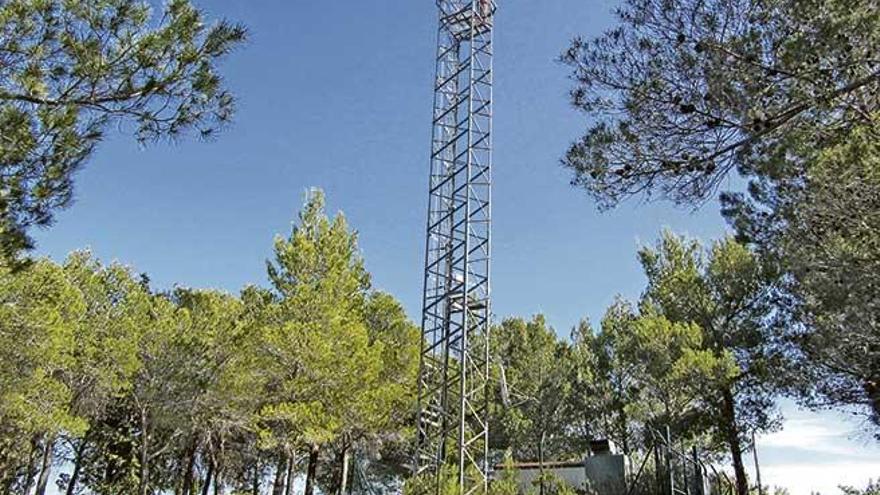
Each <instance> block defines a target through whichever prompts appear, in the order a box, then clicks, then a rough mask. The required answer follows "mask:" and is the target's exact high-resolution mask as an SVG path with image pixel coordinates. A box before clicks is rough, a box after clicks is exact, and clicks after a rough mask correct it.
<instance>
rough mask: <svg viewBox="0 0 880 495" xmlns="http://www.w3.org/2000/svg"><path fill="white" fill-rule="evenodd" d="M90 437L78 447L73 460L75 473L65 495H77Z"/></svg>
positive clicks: (86, 436) (71, 476)
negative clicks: (77, 485)
mask: <svg viewBox="0 0 880 495" xmlns="http://www.w3.org/2000/svg"><path fill="white" fill-rule="evenodd" d="M88 438H89V435H88V433H86V435H85V436H84V437H83V439H82V440H80V442H79V445H77V447H76V454H75V456H74V458H73V473H72V474H71V475H70V481H68V483H67V490H66V491H65V492H64V493H65V495H75V494H76V484H77V483H78V482H79V473H80V471H81V470H82V458H83V455H85V451H86V446H87V444H88V441H89V440H88Z"/></svg>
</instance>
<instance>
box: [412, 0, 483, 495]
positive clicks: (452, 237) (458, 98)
mask: <svg viewBox="0 0 880 495" xmlns="http://www.w3.org/2000/svg"><path fill="white" fill-rule="evenodd" d="M437 7H438V10H439V14H440V15H439V17H440V22H439V34H438V37H437V38H438V42H437V59H436V62H437V73H436V80H435V86H434V117H433V125H434V132H433V143H432V152H431V175H430V185H429V204H428V225H427V243H426V244H427V246H426V255H425V273H424V277H425V279H424V283H425V285H424V299H423V314H422V353H421V366H420V372H419V392H418V394H419V412H418V420H417V427H418V440H417V443H418V446H417V450H416V456H415V470H416V473H417V474H422V473H426V472H433V473H439V472H440V470H441V467H443V466H454V467H455V469H456V472H457V475H458V481H459V488H460V490H459V493H461V494H469V493H474V492H479V491H483V490H485V488H486V485H487V482H488V439H489V425H488V395H487V394H488V391H489V388H488V386H487V385H488V380H489V348H488V345H487V343H488V336H489V317H490V305H489V296H490V284H489V264H490V241H491V239H490V223H491V208H490V205H491V185H492V177H491V171H492V80H493V73H492V52H493V50H492V35H493V18H494V14H495V8H496V6H495V2H494V1H493V0H437Z"/></svg>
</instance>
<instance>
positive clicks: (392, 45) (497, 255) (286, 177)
mask: <svg viewBox="0 0 880 495" xmlns="http://www.w3.org/2000/svg"><path fill="white" fill-rule="evenodd" d="M197 3H198V4H199V5H201V6H203V7H204V8H205V9H206V10H208V11H209V12H210V13H211V14H212V15H214V16H217V17H219V16H222V17H226V18H229V19H231V20H236V21H241V22H244V23H245V24H247V25H248V26H249V28H250V29H251V40H250V41H249V43H248V44H247V45H246V46H245V47H244V48H243V49H241V50H239V51H238V52H236V53H235V54H233V55H232V56H231V57H230V58H229V59H228V61H227V62H226V63H225V64H224V71H225V74H226V75H227V84H228V85H229V87H230V88H231V89H232V90H233V91H234V92H235V93H236V94H237V95H238V96H239V99H240V104H239V112H238V115H237V118H236V121H235V123H234V124H233V126H231V127H230V128H229V129H228V130H227V131H226V132H224V133H223V134H221V135H220V136H219V138H218V139H216V140H215V141H213V142H208V143H205V142H199V141H196V140H191V139H190V140H182V141H181V142H178V143H161V144H157V145H151V146H148V147H146V148H141V147H139V146H138V145H137V144H136V143H135V142H134V141H133V139H131V137H130V131H131V129H128V128H126V127H125V126H123V127H122V128H120V129H119V130H118V131H119V132H115V133H112V134H111V136H109V137H108V139H107V141H106V142H105V143H104V144H103V145H102V146H101V147H100V148H99V150H98V152H97V154H96V156H95V158H94V160H92V162H91V163H89V164H88V166H87V167H86V168H85V169H84V170H83V171H82V172H80V173H79V175H78V177H77V192H76V198H77V199H76V203H75V204H74V206H73V207H72V208H70V209H69V210H67V211H66V212H64V213H62V214H60V215H59V216H58V222H57V225H56V226H54V227H53V228H51V229H50V230H46V231H43V232H40V233H39V234H38V235H37V240H38V243H39V246H38V253H40V254H45V255H49V256H51V257H53V258H56V259H60V258H63V257H64V255H65V254H66V253H67V252H69V251H70V250H73V249H79V248H86V247H88V248H91V249H92V250H93V251H94V252H95V253H96V254H97V255H98V256H99V257H101V258H102V259H104V260H107V261H109V260H119V261H122V262H124V263H127V264H130V265H132V266H134V267H135V268H136V269H137V270H138V271H143V272H147V273H148V274H149V275H150V277H151V278H152V280H153V282H154V284H155V285H156V286H157V287H158V288H168V287H172V286H173V285H174V284H180V285H185V286H193V287H211V288H219V289H224V290H228V291H230V292H237V291H238V290H239V289H240V288H241V287H242V286H243V285H245V284H247V283H258V284H265V283H266V276H265V260H266V259H267V258H268V257H269V256H270V255H271V246H272V238H273V236H275V235H276V234H279V233H281V234H286V233H287V232H288V231H289V229H290V223H291V220H292V219H293V218H294V215H295V214H296V212H297V210H298V208H299V206H300V205H301V203H302V199H303V195H304V192H305V191H306V190H307V189H308V188H310V187H321V188H323V189H324V190H325V191H326V193H327V197H328V203H329V208H330V210H331V211H337V210H342V211H344V212H345V214H346V216H347V217H348V219H349V221H350V222H351V224H352V225H353V226H354V227H355V228H356V229H357V230H358V231H359V232H360V245H361V248H362V250H363V253H364V256H365V258H366V260H367V265H368V267H369V269H370V270H371V272H372V273H373V276H374V283H375V285H376V286H377V287H379V288H381V289H383V290H387V291H389V292H391V293H393V294H394V295H395V296H397V297H398V298H399V299H401V300H402V301H403V302H404V304H405V305H406V307H407V310H408V311H409V313H410V315H412V316H413V317H415V316H416V315H418V312H419V301H420V290H421V277H422V267H421V265H422V263H423V259H422V257H423V246H424V223H425V220H424V219H425V206H426V202H427V199H426V195H427V192H426V187H427V174H428V169H427V166H428V150H429V138H430V126H429V123H430V117H431V86H432V78H433V43H434V40H435V24H436V17H435V13H434V2H433V1H431V0H372V1H352V0H348V1H341V0H337V1H326V0H325V1H319V0H258V1H253V0H250V1H247V0H211V1H209V0H201V1H198V0H197ZM499 3H501V5H500V11H499V14H498V18H497V24H498V27H499V29H498V33H497V35H496V44H497V48H496V50H497V55H496V108H495V115H496V121H495V132H496V135H495V145H496V154H495V172H494V176H495V190H494V193H493V201H494V205H493V210H494V211H493V214H494V221H495V224H494V233H493V235H494V246H493V248H494V257H493V291H494V292H493V296H494V302H493V304H494V310H495V312H496V313H497V315H498V316H499V317H504V316H509V315H522V316H529V315H531V314H534V313H538V312H543V313H545V314H546V315H547V317H548V320H549V321H550V322H551V323H552V324H553V325H554V326H555V328H556V329H557V331H558V332H559V333H560V334H563V335H565V334H567V333H568V331H569V329H570V328H571V327H572V326H573V325H574V324H575V323H576V322H577V321H578V320H579V319H581V318H583V317H589V318H590V319H592V320H593V321H597V320H598V319H599V317H600V316H601V314H602V312H603V311H604V308H605V307H606V306H607V305H608V304H609V303H610V302H611V301H612V299H613V298H614V296H615V294H622V295H624V296H626V297H629V298H635V297H637V296H638V294H639V292H640V290H641V289H642V287H643V285H644V278H643V276H642V274H641V271H640V268H639V266H638V263H637V262H636V258H635V252H636V249H637V248H638V246H639V245H641V244H644V243H651V242H653V240H654V239H655V238H656V237H657V234H658V233H659V232H660V230H661V229H662V228H670V229H672V230H674V231H676V232H679V233H687V234H690V235H693V236H697V237H699V238H701V239H706V240H709V239H712V238H716V237H718V236H720V235H723V234H724V232H725V231H726V227H725V224H724V222H723V220H722V219H721V217H720V215H719V214H718V208H717V204H714V203H711V204H709V205H707V206H706V207H704V208H703V209H701V210H699V211H696V212H693V211H691V210H687V209H681V208H675V207H673V206H671V205H669V204H666V203H650V204H644V203H639V202H630V203H627V204H624V205H623V206H621V207H619V208H618V209H616V210H614V211H610V212H605V213H600V212H598V211H597V210H596V207H595V205H594V204H593V203H592V202H591V200H590V199H589V198H587V197H586V196H585V195H584V194H582V193H580V192H579V191H577V190H575V189H573V188H571V187H570V186H569V185H568V180H569V177H568V174H567V172H566V171H565V170H563V169H562V168H561V166H560V165H559V158H560V157H561V156H562V154H563V153H564V151H565V148H566V146H567V145H568V143H569V142H570V141H571V140H572V139H574V138H576V137H577V136H578V134H579V132H580V131H581V130H582V129H583V128H584V127H585V124H586V120H585V119H586V117H585V116H583V115H581V114H578V113H576V112H575V111H573V110H571V109H570V108H569V107H568V103H567V99H566V92H567V90H568V87H569V82H568V80H567V73H566V70H565V68H564V67H563V66H561V65H560V64H558V63H557V62H556V61H555V59H556V57H557V55H558V54H559V53H561V51H562V50H563V49H564V48H565V47H566V45H567V42H568V40H570V38H571V37H572V36H574V35H584V36H591V35H595V34H598V33H599V32H601V31H602V30H603V29H605V28H607V27H608V26H609V23H610V22H611V19H612V17H611V15H610V13H611V11H612V9H613V7H614V5H615V4H616V2H613V1H610V0H591V1H586V0H544V1H535V0H507V1H504V2H499ZM786 411H787V412H789V413H790V415H791V416H792V417H793V418H795V421H791V422H789V423H788V425H787V428H786V430H784V433H780V434H777V437H769V438H770V440H769V441H770V442H771V443H772V442H774V441H775V442H776V443H773V444H771V445H769V446H768V448H769V449H771V452H772V458H770V459H768V463H771V464H772V465H775V466H782V467H779V468H778V469H777V470H776V471H775V472H776V473H779V474H778V475H777V474H774V471H773V467H772V465H769V464H768V467H767V468H765V469H766V471H767V472H766V473H765V476H764V478H765V481H767V482H773V481H775V480H776V479H778V480H779V481H778V482H779V483H785V484H789V485H792V488H795V486H794V485H795V484H798V483H799V484H798V486H801V487H802V488H798V490H804V491H795V492H794V494H795V495H798V494H799V493H804V494H806V493H809V489H810V487H813V485H809V483H807V484H806V485H804V483H805V482H804V480H805V479H815V480H817V483H820V484H818V485H815V487H816V488H823V492H825V493H832V492H833V490H831V487H833V486H834V485H835V484H836V480H837V479H839V478H838V476H839V475H840V473H842V472H844V471H846V472H848V473H851V472H852V470H849V471H847V470H846V469H843V471H841V470H840V469H837V470H836V471H833V474H832V470H831V469H832V468H829V467H827V466H823V465H822V464H821V463H818V461H817V460H816V459H818V458H825V457H826V456H825V454H822V453H821V451H820V450H817V449H818V447H819V446H821V445H825V444H829V445H834V446H835V447H834V448H835V449H837V452H838V454H839V453H840V451H841V449H842V450H843V451H846V452H853V453H857V455H861V454H860V453H861V452H865V453H866V454H865V456H864V457H860V458H859V462H861V463H862V464H860V465H862V468H860V469H862V471H859V472H860V473H862V472H863V474H862V475H860V476H861V477H860V478H859V479H861V478H864V479H867V478H868V477H870V476H871V475H872V474H873V475H874V476H880V461H877V459H880V450H878V449H877V448H875V447H870V446H868V445H867V444H866V442H864V441H856V440H850V437H853V436H858V435H853V433H857V431H858V429H859V425H858V423H857V422H853V421H845V420H842V419H840V418H839V417H838V416H836V415H828V414H826V415H812V414H808V413H804V412H800V411H796V410H795V408H794V407H792V406H786ZM798 420H800V422H798ZM817 425H818V426H817ZM811 428H812V429H811ZM800 430H803V431H805V432H811V433H810V434H811V435H813V436H812V437H810V438H817V437H821V438H823V439H824V441H823V442H818V441H815V442H813V443H810V441H812V440H810V441H807V440H804V441H803V442H801V443H798V441H799V438H800V437H801V435H800V434H799V433H798V431H800ZM779 435H782V436H779ZM785 435H788V436H785ZM804 435H806V433H805V434H804ZM779 438H782V440H779ZM774 439H775V440H774ZM762 442H763V440H762ZM792 444H794V445H792ZM819 444H821V445H819ZM804 452H806V454H805V453H804ZM854 455H856V454H854ZM834 459H838V460H842V461H841V462H844V467H846V466H847V465H850V464H847V463H850V461H852V462H855V461H854V460H852V459H851V458H849V457H846V458H844V457H841V456H840V455H836V456H835V457H834ZM847 459H849V460H847ZM793 462H795V463H797V465H799V466H801V468H786V467H784V466H790V465H791V464H792V463H793ZM825 464H827V463H825ZM838 464H839V463H838ZM852 465H855V464H852ZM809 466H816V467H813V468H809ZM797 469H801V470H802V471H797ZM840 476H842V475H840ZM857 481H858V480H854V481H853V482H857ZM821 483H824V484H821ZM807 485H809V486H808V487H807V488H803V486H807Z"/></svg>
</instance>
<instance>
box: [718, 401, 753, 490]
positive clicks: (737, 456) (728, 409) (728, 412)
mask: <svg viewBox="0 0 880 495" xmlns="http://www.w3.org/2000/svg"><path fill="white" fill-rule="evenodd" d="M722 396H723V404H722V406H723V408H724V409H723V411H722V421H723V422H724V432H725V436H726V437H727V443H728V446H729V447H730V458H731V459H732V461H733V473H734V476H735V478H736V494H737V495H748V494H749V480H748V478H747V477H746V468H745V465H744V464H743V453H742V445H740V441H739V431H738V428H737V425H736V404H735V403H734V399H733V394H732V393H731V392H730V389H726V390H724V391H723V392H722Z"/></svg>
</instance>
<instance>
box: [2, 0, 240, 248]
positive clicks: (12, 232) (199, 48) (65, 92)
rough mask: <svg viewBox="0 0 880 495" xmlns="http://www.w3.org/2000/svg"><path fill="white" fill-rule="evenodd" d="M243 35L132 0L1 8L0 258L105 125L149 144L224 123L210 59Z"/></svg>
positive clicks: (195, 15) (188, 12)
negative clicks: (124, 128) (126, 129)
mask: <svg viewBox="0 0 880 495" xmlns="http://www.w3.org/2000/svg"><path fill="white" fill-rule="evenodd" d="M245 34H246V33H245V29H244V28H243V27H242V26H240V25H234V24H230V23H228V22H225V21H221V22H219V23H215V24H213V25H207V24H206V22H205V20H204V14H203V13H202V12H201V11H200V10H198V9H197V8H196V7H194V6H193V5H192V4H191V3H190V2H189V1H187V0H174V1H171V2H168V3H167V4H166V5H165V7H164V11H163V12H162V13H161V15H157V16H153V15H152V12H151V7H150V3H149V2H145V1H141V0H99V1H89V2H72V1H63V0H41V1H25V0H14V1H9V2H4V3H3V4H2V5H0V136H2V138H0V171H2V173H0V255H2V258H0V259H2V260H3V262H4V263H8V262H9V261H10V260H13V259H14V258H15V256H16V255H17V254H18V253H19V252H21V251H22V250H25V249H27V248H29V247H30V245H31V241H30V239H29V238H28V237H27V235H26V231H27V229H28V228H30V227H32V226H44V225H48V224H49V223H51V222H52V220H53V215H54V212H55V211H56V210H58V209H59V208H63V207H65V206H67V205H68V204H69V203H70V201H71V198H72V195H73V174H74V172H75V171H76V170H77V169H78V168H79V167H81V166H82V165H83V164H84V163H85V162H86V161H87V160H88V159H89V158H90V157H91V155H92V153H93V151H94V149H95V146H96V145H97V144H98V142H99V141H100V140H101V138H102V135H103V133H104V132H105V130H106V129H107V128H108V127H109V126H111V125H114V124H121V123H130V124H131V125H132V126H133V127H134V132H135V135H136V137H137V139H138V140H139V141H141V142H147V141H155V140H158V139H162V138H166V137H167V138H175V137H177V136H178V135H181V134H182V133H185V132H187V131H189V130H195V131H196V132H198V133H199V134H200V135H202V136H205V137H207V136H210V135H211V134H212V133H213V132H214V131H215V130H216V129H217V128H218V127H219V126H220V125H222V124H224V123H225V122H227V121H228V120H229V119H230V118H231V116H232V112H233V106H234V99H233V97H232V95H231V94H230V93H229V92H228V91H227V90H225V89H224V88H223V86H222V82H221V78H220V75H219V73H218V72H217V63H218V61H219V60H220V59H221V58H222V57H223V56H224V55H226V54H227V53H229V52H230V51H231V50H232V49H233V48H234V47H236V46H237V45H239V44H240V43H241V42H242V41H243V40H244V38H245Z"/></svg>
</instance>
